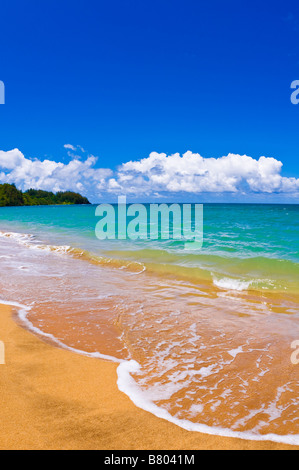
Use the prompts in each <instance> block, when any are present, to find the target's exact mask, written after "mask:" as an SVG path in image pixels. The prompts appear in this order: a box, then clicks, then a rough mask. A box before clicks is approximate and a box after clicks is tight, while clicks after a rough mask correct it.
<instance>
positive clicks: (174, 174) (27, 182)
mask: <svg viewBox="0 0 299 470" xmlns="http://www.w3.org/2000/svg"><path fill="white" fill-rule="evenodd" d="M70 146H71V144H66V145H65V147H66V148H67V149H70ZM77 147H78V146H77ZM74 148H75V147H74ZM75 150H76V148H75ZM282 166H283V165H282V162H280V161H279V160H276V159H275V158H269V157H268V158H266V157H260V158H259V159H258V160H256V159H254V158H252V157H249V156H247V155H236V154H228V155H227V156H224V157H221V158H204V157H202V156H201V155H199V154H196V153H192V152H190V151H188V152H186V153H184V154H183V155H182V156H181V155H180V154H178V153H176V154H173V155H166V154H165V153H156V152H152V153H151V154H150V155H149V157H147V158H143V159H141V160H136V161H129V162H126V163H123V164H122V165H121V166H119V167H118V168H117V169H116V170H113V169H110V168H97V158H96V157H95V156H93V155H88V156H87V157H86V158H85V159H84V160H82V159H81V160H79V159H72V160H71V161H70V162H69V163H68V164H65V163H61V162H55V161H51V160H39V159H29V158H26V157H25V156H24V155H23V154H22V152H21V151H20V150H18V149H14V150H11V151H8V152H4V151H0V182H1V183H3V182H7V183H15V184H16V185H17V187H19V188H21V189H23V190H25V189H28V188H31V187H34V188H38V189H44V190H50V191H55V192H56V191H60V190H72V191H79V192H81V193H84V194H85V195H87V196H88V197H90V198H91V200H93V201H95V202H96V201H97V200H99V199H100V198H101V197H105V195H107V194H108V195H118V194H127V195H131V196H136V197H144V196H148V197H152V198H156V197H163V196H165V195H167V194H168V195H169V194H174V195H178V194H189V195H192V194H194V195H196V194H204V193H207V194H210V195H211V194H212V193H214V194H215V193H216V194H223V193H226V194H232V195H238V194H240V195H241V194H243V195H244V194H251V195H253V194H257V195H258V194H261V193H262V194H269V195H271V194H284V195H286V196H287V197H293V198H294V197H299V179H296V178H287V177H284V176H282V174H281V172H282Z"/></svg>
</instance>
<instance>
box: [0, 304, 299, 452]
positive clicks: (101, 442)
mask: <svg viewBox="0 0 299 470" xmlns="http://www.w3.org/2000/svg"><path fill="white" fill-rule="evenodd" d="M12 311H13V309H12V308H11V307H10V306H6V305H3V306H2V305H0V332H1V334H0V335H1V337H0V340H1V341H3V342H4V344H5V359H6V364H5V365H0V394H1V405H2V406H1V408H0V422H1V431H0V449H1V450H12V449H15V450H17V449H28V450H29V449H44V450H46V449H49V450H51V449H68V450H71V449H80V450H81V449H100V450H203V449H206V450H208V449H210V450H212V449H219V450H220V449H223V450H229V449H235V450H237V449H239V450H247V449H248V450H255V449H259V450H262V449H264V450H266V449H267V450H283V449H285V450H286V449H290V450H292V449H293V450H298V448H299V447H298V446H291V445H285V444H278V443H274V442H270V441H247V440H243V439H236V438H224V437H221V436H213V435H208V434H201V433H198V432H193V431H186V430H184V429H182V428H180V427H178V426H176V425H175V424H172V423H170V422H168V421H165V420H162V419H160V418H157V417H156V416H154V415H152V414H150V413H148V412H146V411H144V410H142V409H140V408H137V407H136V406H135V405H134V404H133V403H132V402H131V400H130V399H129V398H128V397H127V396H126V395H125V394H123V393H122V392H120V391H119V389H118V388H117V373H116V369H117V366H118V364H115V363H112V362H108V361H105V360H102V359H96V358H89V357H85V356H81V355H78V354H75V353H73V352H71V351H68V350H64V349H60V348H58V347H55V346H54V345H51V344H49V343H48V342H44V341H42V340H41V339H40V338H39V337H37V336H35V335H34V334H33V333H31V332H30V331H28V330H26V329H24V328H22V327H21V326H20V325H19V324H17V323H16V322H15V321H14V320H13V317H12Z"/></svg>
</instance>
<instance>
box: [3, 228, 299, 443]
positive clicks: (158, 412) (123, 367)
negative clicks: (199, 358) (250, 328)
mask: <svg viewBox="0 0 299 470" xmlns="http://www.w3.org/2000/svg"><path fill="white" fill-rule="evenodd" d="M0 236H6V237H7V238H14V239H15V240H16V241H18V242H19V243H21V244H23V245H25V246H28V245H30V247H32V246H35V247H39V246H45V245H37V244H36V243H37V242H36V240H35V239H34V237H32V236H30V235H24V234H11V233H9V234H4V235H2V234H1V233H0ZM59 248H61V247H59ZM51 251H53V250H51ZM58 252H59V251H58ZM227 281H229V282H231V281H235V282H237V283H239V282H241V283H243V287H244V281H239V280H232V279H228V280H227ZM219 282H221V280H220V281H219ZM237 285H238V284H237ZM239 287H240V286H239ZM247 287H248V286H247ZM222 288H225V289H233V290H244V289H240V288H239V289H234V288H232V287H231V284H229V287H228V286H227V285H226V286H224V287H222ZM1 303H2V304H6V305H10V306H13V307H15V308H16V309H17V310H18V314H19V318H20V320H21V321H22V323H23V324H24V326H26V328H28V330H30V331H32V332H34V333H36V334H37V335H40V336H42V337H45V338H47V339H49V340H51V341H52V342H53V343H55V344H56V345H57V346H59V347H61V348H64V349H68V350H69V351H72V352H74V353H77V354H81V355H85V356H87V357H93V358H99V359H105V360H110V361H113V362H116V363H118V364H119V366H118V369H117V373H118V381H117V383H118V387H119V390H120V391H122V392H123V393H125V394H126V395H127V396H128V397H129V398H130V399H131V400H132V402H133V403H134V404H135V405H136V406H137V407H139V408H141V409H143V410H145V411H148V412H150V413H152V414H154V415H155V416H157V417H159V418H161V419H165V420H167V421H169V422H171V423H173V424H175V425H177V426H179V427H181V428H183V429H186V430H188V431H196V432H202V433H206V434H211V435H219V436H224V437H234V438H241V439H249V440H256V441H267V440H270V441H273V442H280V443H285V444H291V445H298V444H299V435H283V436H280V435H276V434H268V435H261V434H259V433H258V432H256V433H255V432H239V431H234V430H232V429H225V428H220V427H211V426H207V425H205V424H200V423H193V422H191V421H189V420H187V419H180V418H178V417H175V416H172V415H171V414H170V413H169V412H168V411H167V410H165V409H163V408H161V407H159V406H158V405H156V404H155V403H154V401H156V400H157V395H156V394H155V393H154V392H155V390H154V388H153V393H150V394H149V393H147V391H146V390H145V391H143V390H142V388H141V387H140V386H139V385H138V384H137V383H136V381H135V380H134V378H133V376H132V375H131V374H134V373H138V372H139V371H140V370H141V366H140V365H139V364H138V363H137V362H136V361H134V360H131V361H127V360H121V359H117V358H115V357H112V356H108V355H104V354H101V353H99V352H92V353H88V352H86V351H83V350H80V349H76V348H72V347H69V346H67V345H65V344H64V343H62V342H61V341H60V340H58V339H57V338H55V337H54V336H53V335H51V334H49V333H44V332H43V331H42V330H41V329H40V328H38V327H35V326H34V325H33V324H32V323H31V322H30V320H29V319H28V314H29V312H30V310H31V309H32V306H26V305H23V304H20V303H18V302H9V301H5V300H1V299H0V304H1ZM190 331H191V333H193V335H196V325H195V324H193V325H191V329H190ZM193 335H191V339H193ZM172 347H173V346H172ZM228 352H229V354H230V355H231V356H232V358H235V357H236V355H237V354H239V353H241V352H243V351H242V347H239V348H237V349H232V350H231V351H228ZM213 373H217V370H216V371H215V370H214V369H213V366H208V367H202V368H201V369H200V370H199V371H198V374H199V375H202V376H203V377H205V376H207V375H211V374H213ZM172 391H173V390H172ZM163 392H165V390H163ZM221 396H223V395H221ZM274 405H276V403H274V404H273V405H272V407H268V409H267V410H268V411H269V414H271V415H272V416H274V417H275V416H276V414H275V413H276V412H277V410H276V408H275V406H274ZM198 406H199V407H200V406H201V405H198ZM197 411H198V412H200V408H198V410H197Z"/></svg>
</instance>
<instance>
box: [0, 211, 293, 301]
mask: <svg viewBox="0 0 299 470" xmlns="http://www.w3.org/2000/svg"><path fill="white" fill-rule="evenodd" d="M146 207H147V208H148V205H146ZM95 209H96V206H43V207H16V208H15V207H12V208H11V207H8V208H1V209H0V228H1V229H2V230H11V231H17V232H20V231H21V232H25V233H29V234H34V235H37V236H39V237H41V238H42V239H43V240H46V241H47V242H48V243H53V244H63V245H66V244H67V245H70V246H72V247H74V248H79V249H83V250H86V251H87V252H89V253H90V254H92V255H97V256H102V255H105V256H107V257H108V258H110V257H111V258H117V259H126V260H134V261H137V262H141V263H144V264H145V265H149V266H148V267H149V268H150V269H152V270H155V269H156V268H157V269H159V272H161V270H162V271H163V270H165V272H169V273H172V272H173V269H174V267H177V269H176V273H177V275H178V276H179V275H182V276H190V278H196V279H197V278H203V279H206V280H207V281H211V282H214V283H215V284H216V285H218V287H224V288H225V287H234V288H235V289H237V290H240V289H243V288H246V289H248V288H251V289H264V290H267V289H268V290H276V291H282V292H283V291H288V292H289V291H290V292H292V293H296V292H297V291H298V289H299V287H298V279H299V206H298V205H253V204H248V205H245V204H243V205H242V204H240V205H239V204H235V205H233V204H206V205H204V230H203V232H204V242H203V247H202V249H201V250H197V251H196V250H195V251H192V252H188V251H186V250H184V242H183V241H179V240H136V241H131V240H105V241H100V240H98V239H97V238H96V236H95V226H96V223H97V222H98V220H99V218H98V217H95ZM157 265H159V266H157ZM230 280H231V283H230ZM248 283H250V284H248Z"/></svg>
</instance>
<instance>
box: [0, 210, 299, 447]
mask: <svg viewBox="0 0 299 470" xmlns="http://www.w3.org/2000/svg"><path fill="white" fill-rule="evenodd" d="M146 207H147V209H148V208H149V207H148V205H147V206H146ZM95 211H96V206H92V205H90V206H41V207H5V208H0V272H1V273H2V274H1V277H0V299H1V300H0V301H4V302H8V303H12V304H14V305H16V306H17V308H18V310H19V314H20V317H21V320H22V322H23V324H24V326H26V327H27V328H30V329H31V330H32V331H34V332H35V333H37V334H39V335H41V336H44V337H46V338H51V340H52V341H56V342H57V344H58V345H60V346H62V347H68V348H69V349H71V350H73V351H75V352H79V353H81V354H87V355H89V356H92V357H98V358H106V359H110V360H114V361H116V362H119V367H118V386H119V388H120V390H122V391H123V392H124V393H126V394H127V395H128V396H129V397H130V398H131V399H132V401H133V402H134V403H135V404H136V406H139V407H141V408H143V409H145V410H147V411H149V412H151V413H153V414H155V415H157V416H159V417H161V418H163V419H167V420H169V421H172V422H174V423H175V424H177V425H179V426H181V427H183V428H185V429H188V430H193V431H201V432H207V433H212V434H219V435H223V436H235V437H241V438H250V439H257V440H264V439H267V440H272V441H278V442H285V443H290V444H297V445H298V444H299V415H298V396H299V380H298V379H299V365H296V364H294V363H292V360H291V357H292V353H293V349H292V344H294V342H295V341H297V340H299V283H298V280H299V217H298V216H299V206H298V205H251V204H248V205H245V204H243V205H241V204H240V205H239V204H235V205H233V204H231V205H229V204H206V205H204V218H203V246H202V248H201V249H196V250H188V249H185V244H184V241H181V240H173V239H168V240H167V239H165V240H161V239H154V240H151V239H146V240H131V239H125V240H98V239H97V237H96V235H95V228H96V224H97V222H98V221H99V218H98V217H96V215H95ZM116 228H118V227H117V224H116ZM148 228H149V227H148Z"/></svg>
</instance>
